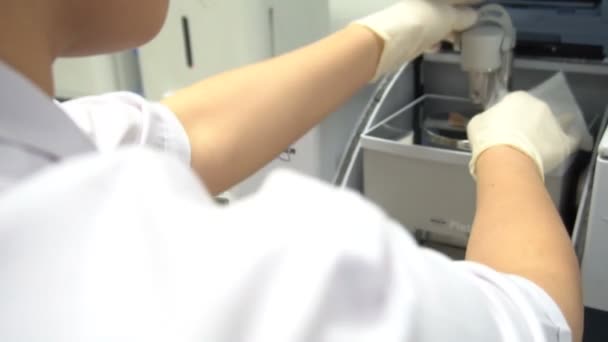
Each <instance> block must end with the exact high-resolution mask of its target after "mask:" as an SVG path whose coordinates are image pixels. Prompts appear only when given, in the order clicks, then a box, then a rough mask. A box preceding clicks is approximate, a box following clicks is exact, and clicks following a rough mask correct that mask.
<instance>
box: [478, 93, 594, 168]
mask: <svg viewBox="0 0 608 342" xmlns="http://www.w3.org/2000/svg"><path fill="white" fill-rule="evenodd" d="M574 120H575V113H566V112H564V113H554V112H553V111H552V110H551V108H550V107H549V105H548V104H547V103H545V102H543V101H541V100H539V99H538V98H536V97H534V96H532V95H530V94H528V93H526V92H522V91H519V92H514V93H511V94H509V95H507V96H505V97H504V98H503V99H502V101H500V102H499V103H498V104H496V105H495V106H494V107H492V108H490V109H489V110H487V111H486V112H484V113H482V114H479V115H477V116H475V117H474V118H473V119H472V120H471V121H470V122H469V125H468V127H467V132H468V137H469V141H470V143H471V147H472V149H473V158H472V159H471V163H470V164H469V168H470V171H471V174H472V175H473V177H474V178H475V164H476V162H477V159H478V158H479V156H480V155H481V154H482V153H483V152H484V151H486V150H487V149H489V148H490V147H493V146H497V145H508V146H511V147H513V148H515V149H517V150H519V151H521V152H523V153H525V154H526V155H528V156H529V157H530V158H532V160H534V162H535V163H536V165H537V166H538V170H539V172H540V174H541V175H542V176H543V177H544V175H545V174H546V173H548V172H550V171H551V170H553V169H554V168H556V167H557V166H558V165H559V164H561V163H562V162H563V161H564V160H565V159H566V158H567V157H568V156H569V155H570V154H572V153H573V152H574V151H576V149H577V148H578V146H579V144H580V142H581V139H582V137H583V134H584V132H582V131H581V130H580V129H579V128H577V127H576V126H574V125H573V124H572V123H573V121H574Z"/></svg>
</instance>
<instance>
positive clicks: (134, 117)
mask: <svg viewBox="0 0 608 342" xmlns="http://www.w3.org/2000/svg"><path fill="white" fill-rule="evenodd" d="M9 85H10V88H9V87H8V86H9ZM3 94H4V95H3ZM7 103H8V104H7ZM10 106H12V107H10ZM7 108H11V109H10V111H7V110H6V109H7ZM64 108H65V109H66V110H67V112H68V113H69V117H71V118H72V119H73V122H75V123H76V125H78V126H80V127H81V128H82V132H85V133H86V134H84V135H85V136H88V137H89V139H90V140H89V141H87V140H86V139H82V136H81V135H82V134H80V133H79V132H78V130H74V127H75V125H74V123H73V122H70V121H69V120H65V117H66V116H65V114H63V115H64V116H62V113H61V112H59V111H57V109H56V107H55V106H54V104H53V103H52V102H50V101H48V100H46V101H45V100H44V97H43V96H42V95H41V94H39V92H38V91H37V90H36V89H34V88H33V87H32V86H31V85H29V84H27V83H25V82H23V80H22V79H21V77H20V76H18V75H16V74H15V73H13V72H12V71H10V70H8V68H6V67H3V66H1V65H0V124H3V122H5V121H11V122H12V125H13V126H12V127H13V128H14V129H17V131H16V132H13V134H12V135H11V136H5V135H9V134H8V133H7V132H6V130H2V129H1V128H0V161H1V163H11V164H14V165H20V167H19V168H16V169H19V170H21V172H22V173H21V174H20V175H19V174H15V172H13V174H10V175H9V176H6V177H4V178H3V179H4V182H5V185H4V190H3V192H1V193H0V340H1V341H28V342H34V341H45V342H46V341H62V342H69V341H74V342H76V341H79V342H80V341H179V342H182V341H183V342H186V341H187V342H190V341H214V342H222V341H259V342H269V341H331V342H338V341H348V342H353V341H384V342H390V341H395V342H397V341H399V342H402V341H417V342H425V341H470V342H474V341H484V342H485V341H509V342H510V341H570V340H571V333H570V330H569V328H568V325H567V323H566V321H565V320H564V317H563V315H562V314H561V312H560V310H559V309H558V307H557V306H556V304H555V303H554V302H553V301H552V300H551V298H550V297H549V296H548V295H547V294H546V293H545V292H544V291H543V290H541V289H540V288H539V287H537V286H536V285H534V284H533V283H531V282H529V281H527V280H525V279H523V278H520V277H517V276H510V275H504V274H499V273H497V272H494V271H492V270H490V269H489V268H486V267H484V266H482V265H478V264H474V263H468V262H460V263H457V262H452V261H450V260H448V259H447V258H445V257H443V256H441V255H439V254H438V253H436V252H433V251H430V250H426V249H423V248H420V247H418V246H417V245H416V244H415V241H414V240H413V239H412V238H411V236H410V235H409V234H408V233H407V232H406V230H404V229H403V228H402V227H400V226H399V225H398V224H397V223H395V222H394V221H393V220H392V219H391V218H389V217H387V216H386V214H384V213H383V212H382V210H380V209H379V208H377V207H375V206H374V205H373V204H371V203H369V202H368V201H366V200H365V199H364V198H362V197H361V196H360V195H358V194H355V193H353V192H350V191H344V190H337V189H334V188H332V187H331V186H328V185H325V184H322V183H321V182H319V181H316V180H314V179H310V178H306V177H304V176H301V175H298V174H296V173H293V172H288V171H279V172H276V173H274V174H272V175H271V176H270V177H269V179H268V180H267V181H266V183H265V185H264V186H263V187H262V189H261V190H260V191H259V192H258V193H257V194H255V195H253V196H251V197H249V198H247V199H245V200H242V201H239V202H236V203H234V204H232V205H230V206H229V207H220V206H217V205H216V204H215V203H214V202H213V200H212V199H211V197H210V196H209V194H208V193H207V192H206V191H205V189H204V185H202V184H200V183H199V181H198V179H197V178H196V177H195V176H194V175H193V173H192V171H191V170H190V169H189V167H188V166H187V163H185V161H187V156H188V155H189V146H188V145H187V138H186V136H185V133H184V131H183V128H181V126H179V124H178V122H177V120H176V119H175V118H174V117H173V116H172V115H168V114H170V112H169V111H168V109H167V108H165V107H162V106H161V105H158V104H150V103H148V102H146V101H145V100H143V99H142V98H140V97H138V96H136V95H132V94H125V93H122V94H110V95H106V96H103V97H97V98H88V99H82V100H79V101H78V102H72V103H68V104H65V105H64ZM24 113H27V114H24ZM22 115H23V116H22ZM45 116H46V117H48V118H51V119H52V120H53V121H54V122H55V125H54V126H53V131H49V132H47V133H45V134H43V135H44V136H36V137H34V138H32V137H30V138H31V139H29V140H28V139H25V140H28V141H30V140H31V142H32V144H35V146H29V145H28V146H25V145H23V144H21V143H15V142H14V140H18V139H22V140H23V138H22V137H21V138H19V137H20V136H22V135H28V134H41V133H40V130H39V131H36V130H34V131H30V130H29V129H28V128H27V127H29V126H31V125H35V121H31V120H37V119H38V118H43V117H45ZM24 117H27V118H28V120H30V121H24V120H22V118H24ZM7 118H8V119H7ZM48 118H47V119H41V120H51V119H48ZM42 131H44V129H42ZM11 139H12V140H11ZM45 139H47V140H48V139H50V140H53V139H55V140H59V141H64V140H66V141H71V142H73V143H74V144H75V146H76V147H73V148H71V149H69V148H67V147H66V146H68V145H67V144H64V145H61V146H60V147H62V148H63V149H61V148H59V149H58V148H55V149H54V150H52V151H50V152H49V151H46V150H47V146H48V145H53V144H56V143H53V142H49V141H46V143H45ZM91 141H92V142H93V144H91V143H90V142H91ZM64 142H65V141H64ZM93 145H95V147H93ZM124 145H131V147H125V146H124ZM24 146H25V147H24ZM34 147H35V148H34ZM95 148H96V149H97V150H99V151H102V152H95ZM3 149H4V150H3ZM5 150H6V151H8V150H11V151H13V152H14V151H18V152H19V153H20V154H19V153H13V154H11V153H8V152H7V153H4V152H2V151H5ZM51 152H52V153H51ZM16 155H18V156H16ZM41 155H42V156H46V157H48V156H55V158H45V157H41ZM29 159H32V160H37V162H35V163H28V160H29ZM2 172H3V170H2V169H1V168H0V173H2ZM5 174H6V172H5Z"/></svg>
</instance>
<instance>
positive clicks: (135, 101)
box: [60, 92, 191, 164]
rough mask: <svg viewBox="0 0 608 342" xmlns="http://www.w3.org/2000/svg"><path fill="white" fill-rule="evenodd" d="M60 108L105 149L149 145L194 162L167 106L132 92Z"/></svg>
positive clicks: (105, 96)
mask: <svg viewBox="0 0 608 342" xmlns="http://www.w3.org/2000/svg"><path fill="white" fill-rule="evenodd" d="M60 107H61V108H62V109H63V110H64V111H65V112H66V113H67V115H68V116H69V117H70V118H71V119H72V120H73V121H74V122H75V123H76V125H78V126H79V127H80V128H81V129H82V130H83V131H84V132H85V133H86V134H87V135H88V136H89V138H90V139H91V140H92V141H93V142H94V143H95V145H96V146H97V148H98V149H99V150H100V151H101V152H107V151H113V150H115V149H117V148H118V147H121V146H127V145H137V146H147V147H150V148H153V149H156V150H159V151H163V152H168V153H170V154H173V155H174V156H176V157H178V158H179V159H180V160H182V161H184V162H185V163H187V164H189V163H190V152H191V149H190V142H189V140H188V136H187V134H186V131H185V130H184V128H183V126H182V125H181V123H180V122H179V120H178V119H177V118H176V116H175V114H173V112H171V110H170V109H169V108H167V107H166V106H164V105H162V104H160V103H155V102H150V101H148V100H146V99H145V98H143V97H141V96H139V95H137V94H134V93H129V92H117V93H108V94H104V95H99V96H89V97H83V98H79V99H74V100H70V101H66V102H64V103H61V104H60Z"/></svg>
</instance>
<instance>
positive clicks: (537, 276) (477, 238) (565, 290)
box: [467, 146, 582, 341]
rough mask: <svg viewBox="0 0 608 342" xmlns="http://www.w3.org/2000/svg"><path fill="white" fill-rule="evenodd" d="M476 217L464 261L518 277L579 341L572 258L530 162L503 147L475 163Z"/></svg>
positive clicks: (579, 301) (578, 304)
mask: <svg viewBox="0 0 608 342" xmlns="http://www.w3.org/2000/svg"><path fill="white" fill-rule="evenodd" d="M477 176H478V180H477V212H476V216H475V222H474V224H473V230H472V232H471V238H470V241H469V245H468V250H467V259H468V260H473V261H477V262H479V263H483V264H486V265H488V266H490V267H492V268H494V269H496V270H498V271H500V272H505V273H510V274H516V275H520V276H523V277H525V278H527V279H529V280H531V281H533V282H535V283H536V284H537V285H539V286H540V287H542V288H543V289H544V290H545V291H546V292H547V293H548V294H549V295H550V296H551V297H552V298H553V299H554V300H555V301H556V303H557V304H558V305H559V306H560V308H561V309H562V311H563V313H564V315H565V316H566V319H567V320H568V322H569V323H570V325H571V328H572V330H573V336H574V337H575V341H578V340H580V337H581V335H582V299H581V287H580V273H579V267H578V262H577V259H576V255H575V254H574V250H573V247H572V244H571V242H570V238H569V236H568V234H567V231H566V229H565V227H564V224H563V223H562V220H561V218H560V216H559V214H558V212H557V210H556V209H555V206H554V204H553V202H552V201H551V198H550V197H549V193H548V192H547V190H546V189H545V187H544V184H543V182H542V179H541V177H540V175H539V173H538V168H537V167H536V165H535V164H534V162H533V161H532V160H531V159H530V158H528V157H527V156H526V155H524V154H523V153H521V152H519V151H517V150H515V149H512V148H510V147H506V146H498V147H493V148H491V149H489V150H487V151H486V152H484V153H483V154H482V155H481V156H480V157H479V159H478V161H477Z"/></svg>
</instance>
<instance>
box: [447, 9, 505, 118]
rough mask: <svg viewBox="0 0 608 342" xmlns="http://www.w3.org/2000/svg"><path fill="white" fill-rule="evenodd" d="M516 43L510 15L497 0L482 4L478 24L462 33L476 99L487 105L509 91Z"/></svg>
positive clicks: (464, 65) (463, 52)
mask: <svg viewBox="0 0 608 342" xmlns="http://www.w3.org/2000/svg"><path fill="white" fill-rule="evenodd" d="M515 43H516V33H515V28H514V27H513V23H512V21H511V17H510V16H509V13H508V12H507V11H506V10H505V8H504V7H502V6H500V5H496V4H491V5H486V6H483V7H482V8H481V9H480V10H479V19H478V22H477V24H476V25H475V26H474V27H472V28H470V29H469V30H467V31H465V32H463V33H462V34H461V35H460V37H459V39H458V45H460V46H459V48H460V49H461V65H462V70H464V71H465V72H467V73H468V74H469V89H470V93H469V94H470V95H469V96H470V98H471V100H472V101H473V103H476V104H482V105H483V106H484V107H485V108H488V107H490V106H491V105H493V104H495V103H497V102H498V101H499V100H500V98H501V97H502V96H504V95H505V94H506V93H507V92H508V90H509V87H510V83H511V69H512V64H513V49H514V48H515Z"/></svg>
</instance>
